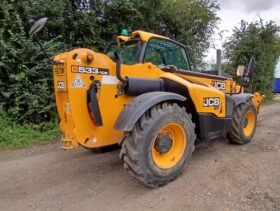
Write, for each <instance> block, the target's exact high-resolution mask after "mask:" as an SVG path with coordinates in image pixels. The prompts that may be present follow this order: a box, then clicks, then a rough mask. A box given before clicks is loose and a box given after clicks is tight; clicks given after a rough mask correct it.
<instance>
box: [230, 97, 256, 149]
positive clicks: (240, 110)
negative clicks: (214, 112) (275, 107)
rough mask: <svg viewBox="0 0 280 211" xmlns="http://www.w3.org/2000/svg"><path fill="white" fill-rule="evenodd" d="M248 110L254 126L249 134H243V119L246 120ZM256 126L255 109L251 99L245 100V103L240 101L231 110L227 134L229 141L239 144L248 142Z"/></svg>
mask: <svg viewBox="0 0 280 211" xmlns="http://www.w3.org/2000/svg"><path fill="white" fill-rule="evenodd" d="M248 112H251V113H252V115H253V116H254V120H252V123H253V124H254V126H253V129H252V131H251V132H250V134H247V135H245V133H244V121H248V120H246V115H247V113H248ZM247 124H248V122H247ZM256 126H257V111H256V107H255V106H254V104H253V103H252V101H246V102H245V103H241V104H240V105H238V106H236V108H235V110H234V112H233V116H232V123H231V129H230V132H229V135H228V138H229V141H230V143H232V144H239V145H243V144H248V143H250V142H251V141H252V139H253V137H254V133H255V130H256Z"/></svg>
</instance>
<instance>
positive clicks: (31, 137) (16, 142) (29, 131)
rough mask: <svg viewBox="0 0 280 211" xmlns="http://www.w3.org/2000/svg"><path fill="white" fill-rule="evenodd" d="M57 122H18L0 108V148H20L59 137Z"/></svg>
mask: <svg viewBox="0 0 280 211" xmlns="http://www.w3.org/2000/svg"><path fill="white" fill-rule="evenodd" d="M59 135H60V133H59V130H58V124H57V123H44V124H41V125H29V124H18V123H15V122H13V121H11V119H10V118H9V117H8V116H7V115H6V114H5V112H4V111H3V110H2V109H1V108H0V149H22V148H26V147H30V146H33V145H37V144H43V143H48V142H50V141H51V140H56V139H58V138H59Z"/></svg>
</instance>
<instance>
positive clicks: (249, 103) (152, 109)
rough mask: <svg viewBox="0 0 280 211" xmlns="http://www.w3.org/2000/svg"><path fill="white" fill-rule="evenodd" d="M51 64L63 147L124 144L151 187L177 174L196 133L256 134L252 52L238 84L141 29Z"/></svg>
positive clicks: (243, 138) (137, 173)
mask: <svg viewBox="0 0 280 211" xmlns="http://www.w3.org/2000/svg"><path fill="white" fill-rule="evenodd" d="M43 24H44V23H39V24H38V23H37V26H36V25H35V26H34V27H33V31H32V30H31V32H30V34H31V35H32V34H35V33H37V32H38V31H39V30H40V29H39V28H40V27H41V26H42V25H43ZM52 63H53V77H54V88H55V97H56V104H57V110H58V114H59V118H60V128H61V130H62V132H63V134H64V137H63V139H62V142H63V147H64V149H73V148H76V147H80V146H82V147H85V148H88V149H96V148H100V147H104V146H109V145H113V144H120V145H121V151H120V159H121V161H122V162H123V165H124V169H125V170H127V171H128V172H130V173H131V174H132V175H133V176H134V177H136V178H137V179H138V180H139V181H141V182H143V183H144V184H145V185H147V186H150V187H159V186H163V185H165V184H167V183H168V182H170V181H172V180H174V179H175V178H176V177H177V176H178V175H179V174H180V173H181V172H182V169H183V167H184V166H185V165H186V163H187V162H188V161H189V160H190V157H191V155H192V152H193V151H194V148H195V147H194V142H195V140H196V139H202V140H211V139H215V138H219V137H228V139H229V141H230V142H231V143H234V144H247V143H249V142H251V140H252V139H253V136H254V132H255V129H256V124H257V115H258V113H259V110H260V105H261V102H262V100H263V97H264V96H262V95H261V94H259V93H254V94H250V93H244V87H246V85H247V84H248V83H249V75H250V73H251V71H252V70H253V69H254V66H255V61H254V59H253V58H252V59H251V60H250V62H249V65H247V66H239V67H238V75H239V76H240V84H239V85H238V84H237V83H236V82H235V81H234V80H233V79H232V77H225V76H221V75H211V74H206V73H201V72H197V71H194V70H192V68H191V64H190V61H189V57H188V52H187V49H186V47H185V46H184V45H182V44H180V43H178V42H176V41H174V40H171V39H169V38H167V37H164V36H160V35H156V34H152V33H148V32H144V31H134V32H132V33H131V35H130V36H126V35H121V36H118V37H117V39H116V41H115V42H113V43H111V44H110V45H109V46H108V48H107V49H106V50H105V52H102V53H97V52H95V51H93V50H91V49H85V48H81V49H74V50H72V51H69V52H65V53H61V54H58V55H56V56H55V57H53V60H52Z"/></svg>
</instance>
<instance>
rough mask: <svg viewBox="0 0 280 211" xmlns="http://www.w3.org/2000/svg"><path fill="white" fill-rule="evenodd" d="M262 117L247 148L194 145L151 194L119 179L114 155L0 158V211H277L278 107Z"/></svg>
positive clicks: (40, 152)
mask: <svg viewBox="0 0 280 211" xmlns="http://www.w3.org/2000/svg"><path fill="white" fill-rule="evenodd" d="M262 116H263V117H264V119H263V120H261V121H260V122H259V124H258V129H257V132H256V135H255V139H254V140H253V142H252V143H251V144H248V145H245V146H235V145H230V144H228V142H227V140H216V141H212V142H200V143H198V144H197V146H196V150H195V152H194V154H193V157H192V159H191V162H190V164H189V165H188V166H187V168H186V169H185V171H184V173H183V175H181V176H180V177H179V178H178V179H177V180H175V181H174V182H172V183H170V184H169V185H167V186H165V187H163V188H158V189H149V188H146V187H144V186H143V185H142V184H140V183H138V182H137V181H136V180H135V179H134V178H133V177H132V176H130V175H128V174H126V173H125V172H124V170H123V168H122V165H121V163H120V161H119V159H118V152H119V151H118V150H117V151H112V152H108V153H105V154H96V153H93V152H90V151H87V150H84V149H78V150H75V151H69V152H64V151H62V150H60V149H59V147H58V144H49V145H45V146H40V147H35V148H33V149H28V150H22V151H12V152H11V151H4V152H0V210H78V209H79V210H280V101H278V102H273V103H272V104H270V105H267V106H265V107H264V112H263V114H262Z"/></svg>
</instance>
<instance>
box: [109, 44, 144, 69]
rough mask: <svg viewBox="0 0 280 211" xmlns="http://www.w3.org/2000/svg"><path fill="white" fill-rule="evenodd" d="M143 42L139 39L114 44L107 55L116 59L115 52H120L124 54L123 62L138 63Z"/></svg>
mask: <svg viewBox="0 0 280 211" xmlns="http://www.w3.org/2000/svg"><path fill="white" fill-rule="evenodd" d="M141 47H142V42H141V40H139V39H135V40H130V41H127V42H125V43H122V44H121V47H120V46H118V45H117V44H116V43H114V44H112V45H111V46H110V47H109V49H108V50H107V55H108V56H109V57H110V58H111V59H112V60H114V61H115V56H114V53H115V52H118V53H120V55H121V56H122V60H123V64H129V65H131V64H136V63H138V62H139V56H140V52H141Z"/></svg>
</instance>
